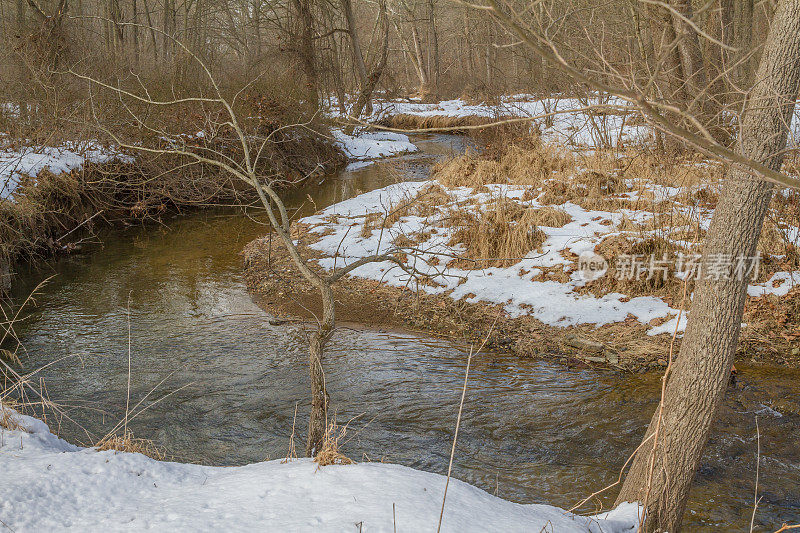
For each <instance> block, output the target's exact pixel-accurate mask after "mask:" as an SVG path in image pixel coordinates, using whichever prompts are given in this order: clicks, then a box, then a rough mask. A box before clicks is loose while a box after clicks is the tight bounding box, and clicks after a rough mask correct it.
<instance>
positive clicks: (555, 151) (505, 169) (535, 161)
mask: <svg viewBox="0 0 800 533" xmlns="http://www.w3.org/2000/svg"><path fill="white" fill-rule="evenodd" d="M574 164H575V161H574V158H573V156H572V154H571V153H570V152H569V151H567V150H565V149H563V148H562V147H560V146H557V145H554V144H545V143H543V142H542V141H541V139H540V138H539V137H538V136H537V135H534V134H529V135H527V136H525V137H521V138H517V139H513V140H509V144H508V145H499V144H498V145H497V147H496V148H494V147H489V148H487V151H485V152H484V153H482V154H480V155H478V154H475V153H468V154H465V155H462V156H459V157H455V158H453V159H450V160H449V161H446V162H443V163H440V164H437V165H436V166H435V167H434V169H433V176H434V177H435V178H436V180H437V181H438V182H439V183H441V184H442V185H444V186H445V187H480V186H481V185H487V184H489V183H513V184H515V185H530V186H539V185H541V184H542V182H543V181H544V180H546V179H550V178H552V177H554V176H555V175H558V174H559V173H564V172H567V171H570V170H571V169H573V168H574Z"/></svg>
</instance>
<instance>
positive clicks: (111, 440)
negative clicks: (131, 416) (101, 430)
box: [94, 430, 166, 461]
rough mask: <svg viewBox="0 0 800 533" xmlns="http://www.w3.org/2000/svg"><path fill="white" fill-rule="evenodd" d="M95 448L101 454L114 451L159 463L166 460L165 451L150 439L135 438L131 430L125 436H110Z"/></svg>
mask: <svg viewBox="0 0 800 533" xmlns="http://www.w3.org/2000/svg"><path fill="white" fill-rule="evenodd" d="M94 448H95V449H96V450H97V451H99V452H104V451H108V450H114V451H117V452H126V453H140V454H142V455H146V456H147V457H151V458H153V459H155V460H157V461H163V460H164V459H166V454H165V453H164V450H162V449H161V448H159V447H158V446H156V445H155V443H153V441H151V440H148V439H139V438H136V437H134V436H133V433H132V432H131V431H130V430H126V431H125V433H124V434H123V435H109V436H106V437H104V438H103V439H102V440H101V441H100V442H98V443H97V444H96V445H95V446H94Z"/></svg>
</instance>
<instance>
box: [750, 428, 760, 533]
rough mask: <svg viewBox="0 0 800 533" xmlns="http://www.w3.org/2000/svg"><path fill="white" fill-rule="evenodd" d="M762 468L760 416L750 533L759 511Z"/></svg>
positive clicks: (757, 430) (757, 432)
mask: <svg viewBox="0 0 800 533" xmlns="http://www.w3.org/2000/svg"><path fill="white" fill-rule="evenodd" d="M760 468H761V430H760V429H759V427H758V415H756V488H755V490H754V491H753V515H752V516H751V517H750V533H753V524H754V523H755V521H756V510H757V509H758V502H760V501H761V498H759V497H758V475H759V470H760Z"/></svg>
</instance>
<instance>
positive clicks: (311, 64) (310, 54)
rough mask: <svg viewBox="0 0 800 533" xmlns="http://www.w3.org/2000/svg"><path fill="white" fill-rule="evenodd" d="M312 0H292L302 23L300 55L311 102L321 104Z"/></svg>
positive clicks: (316, 104)
mask: <svg viewBox="0 0 800 533" xmlns="http://www.w3.org/2000/svg"><path fill="white" fill-rule="evenodd" d="M311 1H312V0H292V4H293V6H294V9H295V11H296V14H297V18H298V21H299V24H300V31H299V33H300V36H299V37H300V38H299V41H300V42H299V44H298V45H297V46H298V55H299V56H300V62H301V64H302V66H303V73H304V74H305V78H306V89H307V92H308V100H309V104H310V105H311V106H312V107H317V106H318V105H319V92H318V91H319V89H318V87H317V85H318V80H317V66H316V61H315V57H314V56H315V54H314V16H313V15H312V13H311Z"/></svg>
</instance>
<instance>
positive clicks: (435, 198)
mask: <svg viewBox="0 0 800 533" xmlns="http://www.w3.org/2000/svg"><path fill="white" fill-rule="evenodd" d="M452 201H453V197H452V196H451V195H450V193H448V192H447V191H445V190H444V188H443V187H442V186H441V185H439V184H438V183H434V184H431V185H428V186H426V187H424V188H423V189H421V190H420V191H419V192H418V193H417V194H416V195H415V196H414V197H412V198H409V199H406V200H403V201H401V202H400V203H399V204H398V205H396V206H393V207H392V209H391V211H389V212H388V213H387V214H386V215H385V218H384V220H383V227H384V228H390V227H392V226H393V225H394V224H395V223H397V221H398V220H400V219H401V218H403V217H407V216H418V217H429V216H431V215H434V214H435V213H436V212H437V210H438V208H440V207H442V206H444V205H447V204H449V203H450V202H452ZM380 216H384V215H380ZM365 222H366V221H365Z"/></svg>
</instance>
